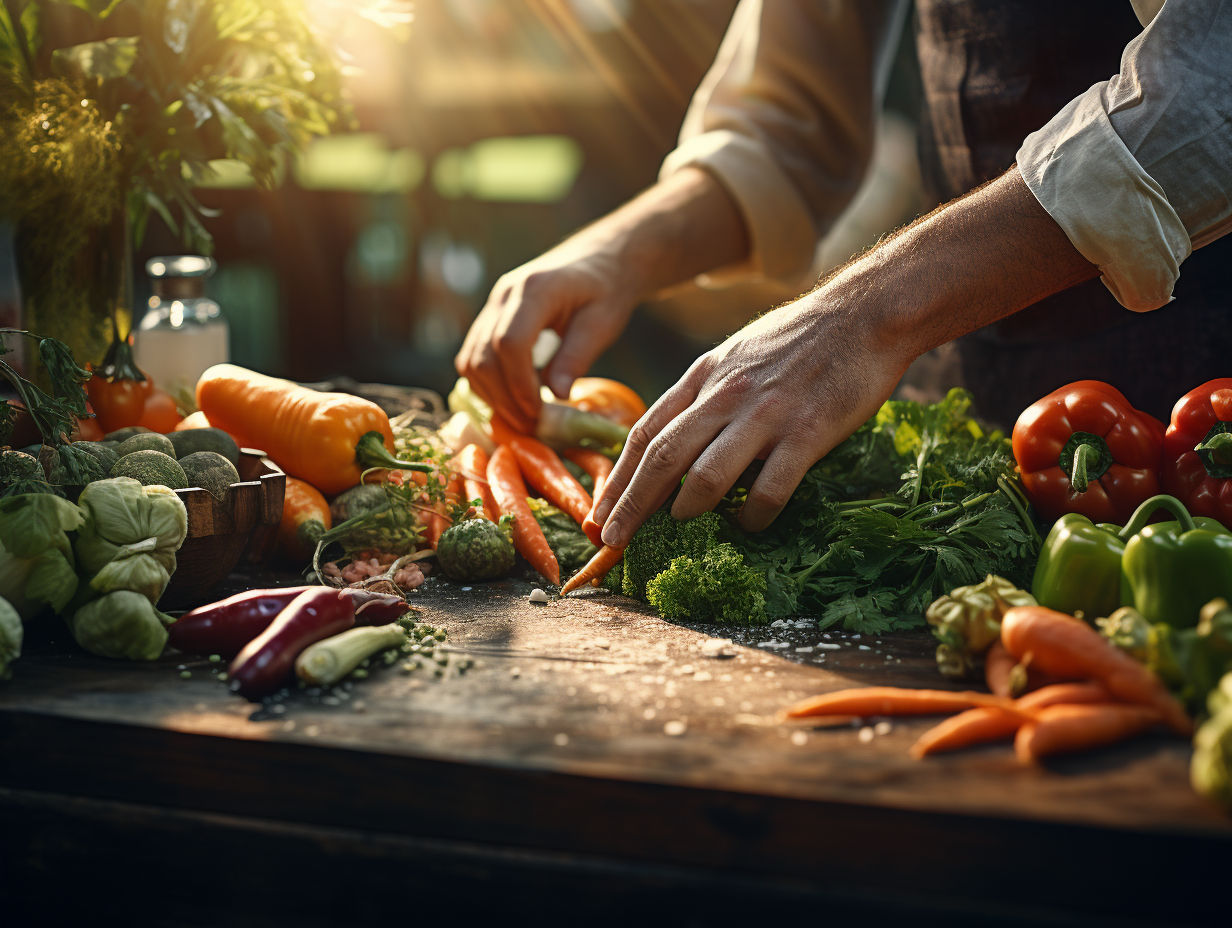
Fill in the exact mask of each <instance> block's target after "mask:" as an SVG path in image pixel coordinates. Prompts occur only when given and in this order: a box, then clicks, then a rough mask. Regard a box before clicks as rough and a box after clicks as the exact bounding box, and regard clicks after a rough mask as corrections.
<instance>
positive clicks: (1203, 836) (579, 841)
mask: <svg viewBox="0 0 1232 928" xmlns="http://www.w3.org/2000/svg"><path fill="white" fill-rule="evenodd" d="M260 579H262V578H248V577H243V576H237V577H234V578H232V581H231V583H232V584H233V586H234V587H237V588H243V587H246V586H248V585H252V584H254V583H257V582H259V581H260ZM529 589H530V584H529V583H525V582H521V581H506V582H503V583H498V584H493V585H488V586H480V585H477V586H475V587H474V588H473V589H472V588H459V587H457V586H453V585H450V584H447V583H444V582H443V581H439V580H436V579H435V578H434V579H431V580H429V582H428V583H427V584H426V585H425V587H424V588H422V589H421V590H420V591H417V592H416V593H415V594H414V597H413V598H414V601H415V603H416V605H417V606H418V607H419V608H421V609H422V610H423V616H422V618H423V620H424V621H428V622H431V623H433V624H435V625H439V626H442V627H444V628H445V629H446V630H447V632H448V641H447V642H446V645H445V646H444V648H445V649H446V650H448V651H450V652H451V660H450V663H449V664H448V665H447V666H446V667H445V668H444V671H443V673H442V674H441V675H439V676H438V675H437V674H436V673H435V672H434V671H435V668H436V667H437V665H436V664H435V663H431V662H429V663H427V664H426V665H425V666H424V667H423V668H421V669H419V670H416V671H414V672H411V673H404V672H402V671H401V669H400V668H399V667H398V666H397V665H395V666H393V667H384V666H381V667H376V668H373V669H372V671H371V675H370V676H369V678H368V679H366V680H362V681H355V682H353V683H350V684H345V685H343V686H340V687H337V688H335V689H333V690H329V691H325V692H316V691H311V690H307V691H305V690H296V689H292V690H291V691H290V692H289V693H288V694H287V695H286V696H285V697H284V698H276V699H274V700H270V701H267V702H266V703H265V704H252V703H248V702H246V701H244V700H242V699H240V698H239V697H236V696H233V695H232V694H230V693H229V692H228V690H227V689H226V686H225V684H223V683H220V682H219V681H218V680H217V678H216V673H217V670H218V669H219V668H218V665H211V664H210V663H209V662H208V661H202V660H200V659H197V658H188V657H186V656H183V655H174V654H172V655H169V656H165V657H164V658H163V659H161V660H160V661H158V662H155V663H151V664H148V665H135V664H120V663H116V662H108V661H103V660H99V659H95V658H92V657H89V656H87V655H85V654H83V653H82V652H80V651H77V650H76V649H69V648H67V647H64V646H63V641H66V640H67V637H68V636H67V634H63V633H61V634H58V635H57V634H51V635H50V638H51V639H52V640H53V641H54V640H55V639H56V638H59V639H61V640H62V641H61V643H55V644H53V643H47V642H44V643H41V644H40V643H37V642H36V643H35V645H34V646H33V647H32V648H29V649H28V651H27V654H26V655H25V656H23V658H22V659H21V661H20V663H19V664H17V665H15V675H14V679H13V681H12V682H11V683H10V684H8V685H7V686H4V687H2V688H0V787H5V788H11V789H18V790H39V791H43V792H50V793H65V794H69V795H82V796H90V797H94V798H97V799H104V800H113V801H120V802H140V803H145V804H154V805H157V806H160V807H166V808H172V809H192V810H200V811H205V812H212V813H226V814H230V815H240V816H260V817H262V818H265V819H274V820H279V821H288V822H296V823H303V824H310V825H319V826H321V827H346V828H360V829H371V830H376V831H381V832H395V833H401V834H415V835H427V836H437V837H441V838H449V839H462V840H467V841H476V842H485V843H490V844H494V845H500V846H510V847H523V848H538V849H550V850H552V851H561V852H569V853H580V854H594V855H601V856H603V857H605V858H618V859H636V860H651V859H652V860H656V861H660V862H664V863H668V864H671V865H678V866H689V867H699V868H721V869H725V870H729V871H731V872H740V873H773V874H776V875H784V874H786V875H789V876H794V877H798V878H800V879H820V878H822V877H820V876H819V874H821V873H823V872H824V873H825V874H826V876H825V877H824V878H825V879H829V880H834V881H838V882H841V883H842V884H843V885H844V886H856V887H859V886H863V887H865V888H867V889H869V890H874V889H875V888H876V886H878V885H883V884H884V883H886V882H892V883H893V884H894V885H896V886H900V887H906V888H907V891H910V892H917V893H927V892H928V891H929V887H930V886H931V887H935V886H937V885H939V884H941V883H951V884H952V883H953V879H952V874H953V873H955V872H957V871H956V868H957V869H958V870H961V871H962V872H964V873H966V874H968V875H969V877H970V878H971V879H970V882H971V883H972V886H971V887H968V889H967V890H965V891H967V892H969V894H971V895H972V896H973V897H975V898H981V899H985V900H992V901H995V900H997V899H1000V898H1005V896H1006V894H1009V893H1012V892H1015V891H1021V887H1022V885H1023V884H1022V875H1023V872H1022V871H1021V870H1019V872H1018V873H1017V874H1010V873H1007V872H1006V866H1005V864H1006V861H1007V860H1009V859H1013V860H1015V861H1016V862H1017V864H1016V866H1018V867H1022V866H1024V865H1025V866H1027V867H1028V869H1029V867H1030V862H1031V861H1032V860H1033V859H1034V857H1033V855H1035V854H1037V853H1038V854H1041V855H1043V856H1044V857H1045V858H1046V859H1047V866H1048V867H1064V866H1066V865H1067V864H1066V862H1067V861H1068V862H1071V863H1072V864H1073V866H1074V867H1075V868H1080V869H1081V870H1082V871H1083V873H1084V874H1085V879H1084V881H1083V884H1082V885H1078V884H1076V883H1074V882H1073V881H1071V882H1069V883H1067V884H1065V885H1062V886H1056V887H1053V888H1051V889H1049V888H1040V889H1039V890H1038V894H1037V898H1035V901H1036V902H1037V903H1038V904H1041V905H1045V906H1047V905H1055V906H1057V907H1059V908H1064V909H1067V910H1069V909H1075V908H1076V909H1080V910H1081V909H1087V910H1090V911H1099V912H1103V913H1105V914H1106V913H1109V912H1113V913H1115V912H1116V911H1117V910H1118V907H1119V908H1120V909H1121V910H1123V911H1125V912H1132V913H1134V914H1135V915H1138V916H1143V915H1145V916H1150V917H1163V916H1165V915H1166V916H1169V917H1181V918H1182V920H1183V919H1184V918H1185V917H1186V915H1187V914H1192V915H1193V916H1194V917H1195V918H1199V917H1200V916H1201V914H1202V913H1203V911H1204V910H1203V908H1202V898H1198V897H1195V898H1194V899H1193V900H1192V907H1190V906H1189V904H1187V906H1186V907H1183V908H1182V909H1181V910H1180V912H1179V916H1178V911H1177V909H1176V900H1175V898H1174V897H1165V895H1164V894H1163V892H1162V890H1161V892H1160V893H1159V894H1158V898H1152V897H1150V894H1149V893H1142V892H1137V893H1135V894H1132V895H1133V896H1134V898H1132V900H1131V899H1129V898H1128V897H1127V896H1125V894H1124V867H1125V861H1126V860H1132V859H1133V857H1132V856H1127V855H1132V854H1143V855H1146V856H1147V857H1149V858H1150V859H1151V860H1152V867H1153V868H1154V874H1153V877H1152V881H1151V882H1152V883H1153V884H1154V883H1156V882H1157V881H1159V882H1166V880H1167V879H1168V878H1169V874H1170V873H1171V872H1172V870H1175V873H1173V874H1172V876H1174V877H1175V878H1176V879H1184V880H1185V882H1186V883H1188V884H1189V885H1194V884H1199V885H1200V884H1202V882H1203V880H1204V879H1206V874H1207V870H1208V869H1209V870H1210V878H1209V879H1206V882H1207V885H1209V886H1210V887H1211V888H1210V892H1211V893H1214V892H1215V887H1216V886H1217V885H1219V884H1221V883H1222V880H1220V879H1215V876H1214V875H1215V873H1216V872H1219V871H1218V870H1217V867H1222V866H1225V865H1226V862H1227V861H1229V860H1232V819H1230V818H1229V817H1228V816H1227V815H1226V814H1224V813H1222V812H1220V811H1218V810H1217V809H1216V808H1214V807H1213V806H1212V805H1210V804H1209V803H1207V802H1205V801H1204V800H1202V799H1201V798H1200V797H1198V796H1197V795H1196V794H1195V793H1194V792H1193V790H1192V789H1191V788H1190V786H1189V781H1188V760H1189V747H1188V745H1187V744H1186V743H1185V742H1183V741H1180V740H1177V739H1174V738H1171V737H1168V736H1165V735H1162V734H1161V735H1158V736H1150V737H1146V738H1141V739H1138V740H1136V741H1134V742H1131V743H1127V744H1124V745H1119V746H1116V747H1113V748H1110V749H1107V750H1103V751H1098V752H1092V753H1089V754H1086V755H1083V756H1081V757H1073V758H1064V759H1060V760H1058V761H1056V762H1055V763H1050V764H1048V765H1047V766H1041V767H1028V766H1023V765H1021V764H1019V763H1018V762H1017V761H1016V760H1015V759H1014V756H1013V752H1012V750H1011V748H1010V746H1009V745H1008V744H1002V745H994V746H988V747H984V748H980V749H975V750H969V751H964V752H959V753H955V754H952V755H942V756H939V757H935V758H930V759H928V760H926V761H922V762H920V761H913V760H911V759H910V757H909V756H908V753H907V752H908V748H909V747H910V745H911V743H912V742H913V741H914V739H915V738H916V737H917V736H918V735H919V734H920V733H921V732H922V731H924V730H925V729H926V728H927V727H929V726H930V725H931V724H933V723H934V722H935V719H906V720H904V719H895V720H863V721H862V722H857V723H855V724H844V725H840V726H836V727H820V726H815V725H809V724H801V723H790V724H783V723H780V722H778V721H777V720H776V713H777V712H778V710H780V709H781V708H782V707H784V706H786V705H788V704H790V703H792V702H793V701H795V700H798V699H800V698H803V697H805V696H809V695H812V694H815V693H820V692H824V691H828V690H835V689H841V688H845V687H849V686H858V685H869V684H890V685H904V686H931V687H944V686H946V683H945V681H943V680H942V678H940V677H939V676H938V674H937V673H936V670H935V666H934V663H933V659H932V651H933V645H932V642H931V640H930V638H929V636H928V635H927V634H926V633H925V632H922V631H921V632H912V633H897V634H894V635H886V636H882V637H880V638H878V637H869V636H864V637H860V636H856V635H850V634H846V633H841V632H835V631H829V632H826V633H821V632H818V631H817V630H816V628H815V626H812V625H811V623H806V622H800V623H794V622H787V623H782V624H779V623H776V625H775V626H772V627H768V628H765V627H763V628H757V629H748V630H733V629H730V628H724V629H719V628H716V627H712V626H684V625H678V624H673V623H670V622H666V621H664V620H662V619H659V618H657V617H655V616H653V615H652V614H650V613H649V612H648V611H647V610H645V609H644V608H641V607H639V606H638V604H636V603H634V602H632V601H630V600H627V599H625V598H623V597H617V596H612V595H610V594H607V593H605V592H604V591H594V592H593V594H591V595H589V596H586V597H584V598H576V599H569V600H566V601H555V602H552V603H549V604H547V605H542V606H541V605H533V604H531V603H529V602H528V601H527V599H526V595H525V594H526V592H527V591H529ZM715 636H722V637H729V638H732V639H733V643H732V645H731V646H730V647H725V648H722V649H720V650H718V651H716V650H715V649H714V646H713V644H712V645H711V646H705V644H704V643H705V642H706V641H707V640H708V639H710V638H713V637H715ZM463 657H467V658H469V659H470V660H472V661H474V666H473V667H471V668H470V669H469V670H466V671H465V672H459V666H460V665H461V664H462V663H463V661H462V660H461V659H462V658H463ZM181 665H184V666H186V667H187V669H188V670H190V671H191V673H192V676H191V679H182V678H181V676H180V672H179V668H180V666H181ZM879 721H880V724H878V722H879ZM84 758H88V759H89V766H90V776H89V777H88V778H83V777H82V776H81V764H82V762H83V759H84ZM357 784H362V787H363V788H362V789H357V788H355V786H356V785H357ZM421 800H422V801H421ZM1220 861H1222V862H1223V863H1219V862H1220ZM1038 866H1040V867H1044V866H1046V864H1045V863H1044V861H1040V862H1039V863H1038ZM1170 868H1171V869H1170ZM1075 872H1077V870H1075ZM1015 885H1017V887H1018V889H1017V890H1014V889H1013V887H1014V886H1015ZM1114 886H1120V887H1121V889H1120V890H1119V891H1114V890H1113V887H1114ZM1099 887H1102V888H1099ZM951 889H952V887H951ZM1201 892H1206V890H1202V891H1201ZM1200 895H1201V893H1199V896H1200ZM1213 899H1214V896H1212V897H1211V900H1208V901H1212V902H1213Z"/></svg>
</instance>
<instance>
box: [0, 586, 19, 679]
mask: <svg viewBox="0 0 1232 928" xmlns="http://www.w3.org/2000/svg"><path fill="white" fill-rule="evenodd" d="M21 640H22V627H21V616H19V615H18V614H17V610H16V609H14V608H13V607H12V605H11V604H10V603H9V601H8V600H7V599H0V680H7V679H8V678H9V677H10V676H12V673H13V672H12V671H11V670H10V669H9V665H10V664H12V663H13V661H15V660H17V658H19V657H21Z"/></svg>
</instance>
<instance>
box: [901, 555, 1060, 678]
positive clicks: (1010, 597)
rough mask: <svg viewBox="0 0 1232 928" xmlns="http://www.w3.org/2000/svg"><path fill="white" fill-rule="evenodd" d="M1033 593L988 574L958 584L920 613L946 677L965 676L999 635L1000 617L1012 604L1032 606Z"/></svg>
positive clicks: (941, 669) (938, 665)
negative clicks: (930, 629)
mask: <svg viewBox="0 0 1232 928" xmlns="http://www.w3.org/2000/svg"><path fill="white" fill-rule="evenodd" d="M1035 604H1036V603H1035V597H1033V596H1032V595H1031V594H1030V593H1028V592H1026V591H1025V590H1020V589H1018V587H1016V586H1014V584H1012V583H1010V582H1009V581H1008V580H1006V579H1005V578H1004V577H998V576H995V575H993V574H989V575H988V576H987V577H986V578H984V581H983V582H982V583H977V584H975V585H973V586H960V587H958V588H957V589H955V590H954V591H953V592H951V593H950V595H949V596H942V597H941V598H940V599H938V600H937V601H936V602H934V603H933V604H932V605H931V606H929V607H928V611H927V612H925V613H924V618H925V619H926V620H927V621H928V624H929V625H931V626H933V635H935V636H936V638H937V640H939V641H940V642H941V644H940V645H939V646H938V648H937V667H938V669H940V671H941V672H942V673H943V674H945V675H946V676H947V677H965V676H968V675H970V673H971V672H972V670H974V669H975V667H977V666H978V664H979V661H978V658H979V657H980V656H981V655H982V654H983V653H984V652H985V651H987V650H988V648H989V646H990V645H991V644H992V643H993V642H994V641H996V640H997V639H998V638H999V637H1000V636H1001V619H1002V617H1003V616H1004V615H1005V613H1006V612H1008V611H1009V610H1010V609H1012V608H1013V607H1014V606H1034V605H1035Z"/></svg>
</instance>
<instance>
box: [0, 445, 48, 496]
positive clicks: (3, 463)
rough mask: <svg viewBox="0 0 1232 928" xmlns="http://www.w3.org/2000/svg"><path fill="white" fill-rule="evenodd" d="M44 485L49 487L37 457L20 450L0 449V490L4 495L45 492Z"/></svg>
mask: <svg viewBox="0 0 1232 928" xmlns="http://www.w3.org/2000/svg"><path fill="white" fill-rule="evenodd" d="M44 486H47V487H48V489H50V487H49V486H48V484H47V478H46V475H45V474H44V473H43V465H42V464H40V463H39V462H38V458H35V457H32V456H31V455H28V454H23V453H22V452H20V451H11V450H5V451H0V490H2V491H3V494H4V495H5V496H16V495H19V494H22V493H39V492H45V491H44V490H43V489H42V487H44Z"/></svg>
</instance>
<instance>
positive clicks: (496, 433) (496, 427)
mask: <svg viewBox="0 0 1232 928" xmlns="http://www.w3.org/2000/svg"><path fill="white" fill-rule="evenodd" d="M488 431H489V432H491V433H492V441H494V442H496V443H497V444H498V445H507V444H509V442H511V441H513V439H515V438H517V437H518V436H519V435H521V434H522V433H521V432H519V431H518V430H517V429H515V428H514V427H513V426H512V425H510V424H509V423H508V422H506V421H505V417H504V416H502V415H501V414H500V413H498V412H494V413H492V418H491V420H489V422H488Z"/></svg>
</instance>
